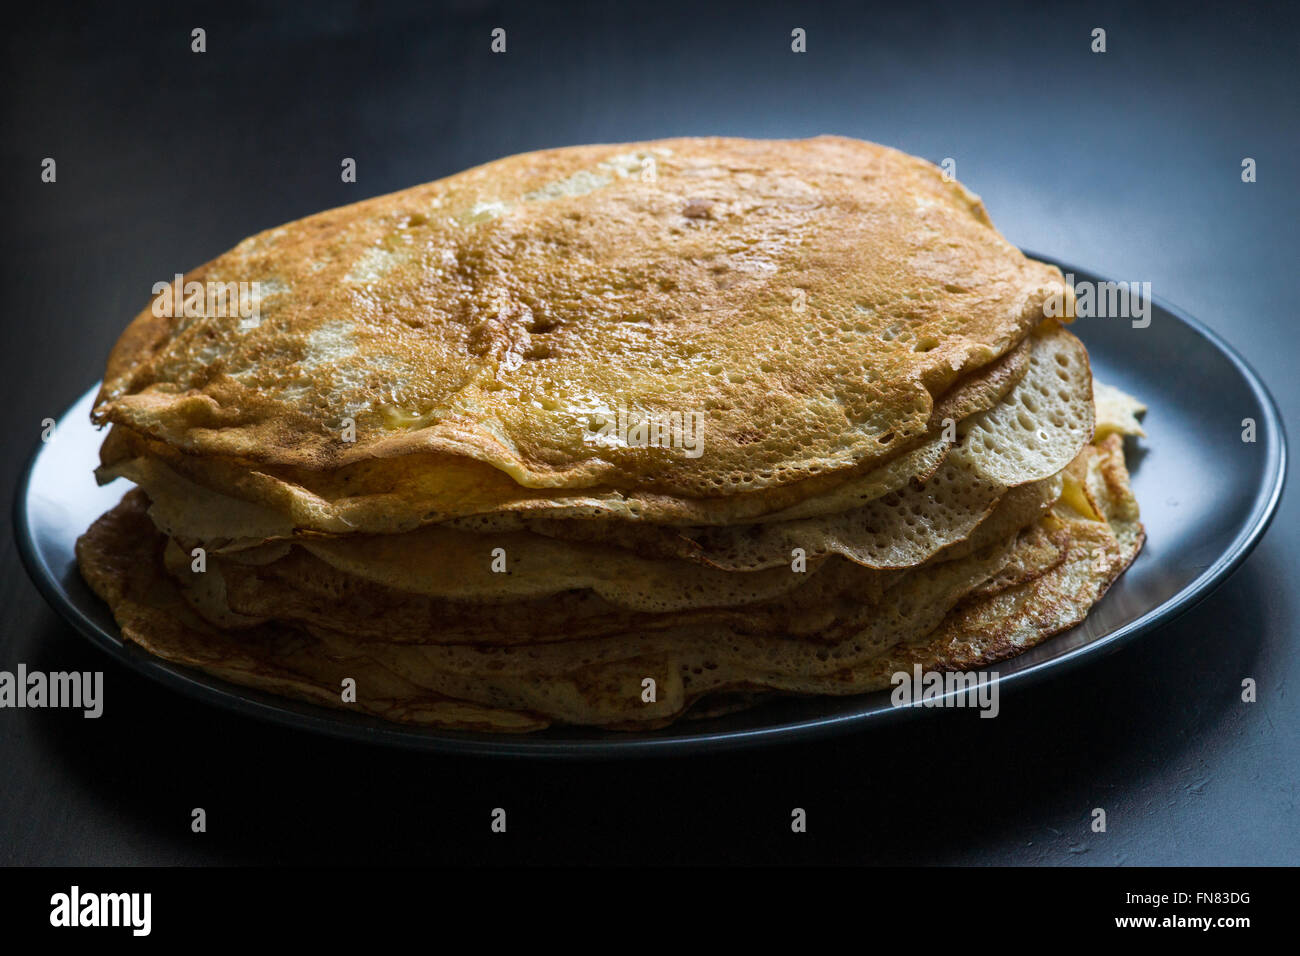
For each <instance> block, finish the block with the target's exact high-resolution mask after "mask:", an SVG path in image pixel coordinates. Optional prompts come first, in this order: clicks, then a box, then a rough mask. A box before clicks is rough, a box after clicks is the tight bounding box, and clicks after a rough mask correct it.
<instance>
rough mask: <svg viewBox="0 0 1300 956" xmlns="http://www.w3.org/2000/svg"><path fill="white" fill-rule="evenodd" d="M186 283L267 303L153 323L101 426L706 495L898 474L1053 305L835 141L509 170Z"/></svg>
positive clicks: (541, 160) (1000, 251) (124, 349)
mask: <svg viewBox="0 0 1300 956" xmlns="http://www.w3.org/2000/svg"><path fill="white" fill-rule="evenodd" d="M186 278H187V280H196V281H202V282H207V281H211V282H222V283H228V282H259V283H261V287H262V290H263V295H262V298H261V300H260V303H259V304H260V321H259V323H258V324H257V326H256V327H255V328H241V321H240V319H239V317H238V316H234V317H221V316H215V315H207V314H205V315H203V316H200V317H187V318H182V319H173V318H169V317H158V316H155V315H154V314H153V312H152V310H146V311H145V312H143V313H142V314H141V315H140V316H139V317H138V318H137V319H136V320H135V322H134V323H132V325H131V327H130V328H129V329H128V330H127V331H126V333H125V334H124V335H123V337H122V339H121V341H120V342H119V343H118V346H117V347H116V348H115V349H114V351H113V354H112V356H111V358H110V362H109V369H108V374H107V376H106V380H105V383H104V387H103V390H102V392H101V395H100V399H99V402H98V403H97V407H96V411H95V416H96V418H97V420H99V421H101V422H103V421H107V422H113V423H121V424H125V425H128V426H130V427H131V428H133V429H135V430H137V431H139V432H140V433H142V434H145V435H149V436H152V437H154V438H157V439H159V440H161V441H163V442H164V443H166V444H168V445H170V446H172V447H175V448H179V449H184V450H185V451H187V452H189V453H194V454H201V455H222V456H230V457H234V458H239V459H248V460H252V461H256V462H260V463H264V464H268V465H284V466H294V467H302V468H307V469H313V470H327V469H334V468H337V467H339V466H341V465H344V464H347V463H352V462H362V461H367V460H373V459H384V458H393V457H399V456H406V455H410V454H413V453H426V454H441V455H447V456H451V457H453V458H468V459H473V460H476V461H479V462H482V463H485V464H487V465H489V466H491V467H492V468H495V469H498V470H500V471H501V472H503V473H504V474H506V475H508V476H510V478H512V479H513V480H514V481H515V482H517V483H518V484H520V485H522V486H525V487H529V488H589V487H596V486H599V485H602V484H606V485H611V486H614V487H637V488H645V489H652V490H654V491H656V492H659V493H665V494H677V495H685V496H693V497H706V496H713V495H728V494H734V493H738V492H743V491H748V490H754V489H761V488H767V487H776V486H782V485H785V484H790V483H794V482H798V481H801V480H804V479H807V478H809V477H811V476H815V475H818V474H822V473H825V472H827V471H834V470H837V469H844V468H858V467H863V466H865V465H868V464H870V463H872V462H876V461H885V460H887V459H888V458H889V457H890V456H891V455H893V454H894V453H895V450H896V449H897V448H899V447H905V446H907V445H908V443H910V442H914V441H916V440H918V439H919V438H920V436H922V435H924V434H925V433H926V431H927V429H928V426H929V421H930V417H931V415H932V413H933V411H934V406H935V401H936V398H937V397H939V396H941V395H943V394H944V393H945V392H946V391H948V389H949V388H950V387H951V386H952V384H953V383H954V382H956V381H957V380H958V379H959V378H960V377H961V376H963V375H965V374H968V373H970V372H972V371H975V370H977V369H979V368H981V367H983V366H986V365H988V364H990V363H992V362H994V361H995V360H997V359H998V358H999V357H1000V356H1002V355H1004V354H1005V353H1007V352H1008V351H1010V350H1011V349H1012V348H1013V347H1014V346H1016V345H1017V344H1018V343H1019V342H1020V341H1021V340H1022V339H1023V338H1024V336H1025V335H1026V334H1027V333H1028V331H1029V330H1030V328H1032V327H1033V325H1035V324H1036V323H1037V322H1038V321H1039V320H1040V319H1041V317H1042V309H1041V306H1042V303H1043V301H1044V299H1045V298H1046V297H1047V296H1048V295H1050V294H1051V293H1052V292H1053V291H1054V290H1059V288H1060V284H1061V276H1060V273H1059V272H1058V271H1057V270H1056V269H1054V268H1052V267H1049V266H1046V265H1043V264H1041V263H1036V262H1032V261H1030V260H1028V259H1026V258H1025V257H1024V256H1023V255H1022V254H1021V253H1020V252H1019V251H1018V250H1016V249H1015V248H1014V247H1013V246H1011V245H1010V244H1009V243H1007V242H1006V240H1004V239H1003V238H1002V237H1001V236H1000V235H999V234H998V233H997V231H996V230H995V229H994V228H993V227H992V225H991V224H990V222H989V220H988V217H987V215H986V214H985V212H984V209H983V207H982V205H981V204H980V202H979V200H978V199H977V198H976V197H975V196H973V195H971V194H970V193H969V192H967V191H966V190H965V189H964V188H963V187H961V186H960V185H959V184H957V183H955V182H945V181H944V178H943V176H942V175H941V174H940V172H939V170H938V169H936V168H935V167H934V166H932V165H930V164H929V163H926V162H924V161H922V160H919V159H916V158H914V157H911V156H907V155H905V154H903V153H899V152H896V151H894V150H890V149H887V148H884V147H880V146H876V145H873V144H869V143H863V142H859V141H856V140H849V139H843V138H837V137H819V138H817V139H811V140H798V141H756V140H739V139H716V138H715V139H678V140H663V141H656V142H649V143H634V144H622V145H612V146H583V147H573V148H568V149H559V150H549V151H544V152H539V153H529V154H524V155H520V156H513V157H509V158H506V159H503V160H499V161H497V162H494V163H489V164H487V165H485V166H481V167H478V168H476V169H472V170H468V171H466V172H464V173H460V174H457V175H455V176H451V177H448V178H447V179H443V180H439V181H437V182H433V183H429V184H427V185H425V186H418V187H415V188H414V189H409V190H406V191H404V192H400V193H395V194H392V195H389V196H383V197H379V198H377V199H372V200H368V201H365V202H362V203H358V204H355V205H352V206H347V207H343V208H341V209H335V210H330V211H327V212H324V213H320V214H318V215H315V216H311V217H308V218H307V219H303V220H299V221H297V222H294V223H290V224H288V225H285V226H282V227H279V228H277V229H272V230H270V231H268V232H265V233H261V234H259V235H257V236H254V237H252V238H251V239H248V240H246V241H245V242H244V243H241V244H240V245H239V246H238V247H236V248H235V249H234V250H232V251H231V252H229V253H227V254H226V255H224V256H221V257H219V258H218V259H216V260H214V261H212V262H210V263H208V264H207V265H205V266H202V267H200V268H199V269H196V270H194V271H193V272H192V273H190V274H189V275H188V276H187V277H186ZM619 407H622V408H627V409H634V410H637V411H639V412H644V413H650V414H656V413H662V414H668V413H672V412H678V413H686V412H693V413H698V414H699V415H700V416H701V421H702V428H703V435H702V438H703V442H704V447H705V449H707V451H706V453H705V454H702V455H700V456H699V457H697V458H690V457H685V456H683V455H681V454H680V452H679V450H677V449H665V448H656V447H633V446H629V445H626V444H622V443H620V442H618V441H612V442H611V441H603V440H600V439H599V437H597V436H594V435H593V431H592V428H591V421H592V416H593V415H596V414H600V413H608V412H610V411H611V410H613V409H616V408H619ZM349 421H350V422H352V423H354V424H355V429H356V435H355V439H356V440H355V441H344V440H341V436H342V434H343V429H344V427H345V425H346V424H347V422H349Z"/></svg>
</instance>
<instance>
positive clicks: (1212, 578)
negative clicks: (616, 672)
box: [12, 250, 1287, 760]
mask: <svg viewBox="0 0 1300 956" xmlns="http://www.w3.org/2000/svg"><path fill="white" fill-rule="evenodd" d="M1022 251H1023V252H1024V254H1025V255H1026V256H1027V257H1029V258H1031V259H1036V260H1038V261H1040V262H1046V263H1049V264H1052V265H1055V266H1057V267H1058V268H1060V269H1061V270H1062V271H1063V272H1070V273H1073V274H1075V275H1084V276H1090V277H1095V278H1101V277H1102V273H1099V272H1095V271H1093V270H1090V269H1085V268H1081V267H1078V266H1072V265H1070V264H1067V263H1064V262H1060V261H1058V260H1056V259H1053V258H1052V257H1049V256H1043V255H1040V254H1038V253H1035V252H1033V251H1030V250H1022ZM1151 302H1152V303H1153V304H1154V305H1157V306H1159V307H1160V308H1161V309H1163V310H1165V311H1166V312H1168V313H1169V314H1170V315H1172V316H1173V317H1174V318H1176V319H1177V320H1178V321H1180V322H1182V323H1183V324H1184V325H1187V326H1188V327H1189V328H1191V329H1192V331H1194V332H1195V333H1196V334H1197V335H1199V336H1200V337H1201V338H1202V339H1204V340H1205V341H1206V342H1208V343H1209V344H1210V345H1212V346H1213V347H1214V348H1215V349H1216V350H1217V351H1218V352H1219V353H1220V354H1221V355H1222V356H1224V357H1225V358H1226V359H1227V360H1228V362H1229V364H1230V365H1231V366H1232V367H1233V369H1234V370H1235V371H1236V373H1237V374H1238V375H1239V376H1241V378H1242V379H1243V380H1244V381H1245V382H1246V384H1247V386H1248V387H1249V388H1250V390H1251V392H1252V394H1253V395H1254V396H1255V399H1256V401H1257V402H1258V404H1259V407H1260V408H1261V409H1262V410H1263V418H1264V421H1263V423H1262V424H1263V430H1264V432H1265V434H1267V435H1270V436H1274V437H1276V442H1275V443H1273V444H1272V445H1271V446H1270V454H1269V460H1268V461H1266V462H1265V463H1264V475H1265V483H1264V485H1262V486H1261V490H1260V492H1259V493H1257V494H1256V496H1255V502H1254V506H1253V508H1252V510H1251V513H1250V515H1249V517H1248V518H1247V520H1246V521H1245V522H1243V524H1242V526H1241V528H1240V529H1239V530H1238V532H1237V534H1236V535H1235V536H1234V537H1233V540H1232V542H1231V544H1230V545H1229V546H1228V547H1227V548H1226V549H1224V551H1223V552H1222V553H1220V554H1219V556H1218V557H1217V558H1216V559H1215V560H1214V561H1213V562H1212V563H1211V564H1209V565H1208V566H1206V567H1205V568H1203V569H1201V572H1200V573H1199V574H1198V575H1197V576H1196V577H1195V578H1193V579H1192V580H1191V581H1189V582H1188V583H1187V584H1186V585H1184V586H1183V587H1182V588H1180V589H1179V590H1178V591H1177V592H1176V593H1174V594H1172V595H1170V596H1169V597H1168V598H1166V599H1165V600H1164V601H1162V602H1161V603H1160V604H1158V605H1156V606H1155V607H1152V608H1149V609H1148V610H1146V611H1145V612H1143V613H1142V614H1140V615H1138V616H1137V617H1136V618H1134V619H1133V620H1131V621H1128V622H1126V623H1124V624H1123V625H1121V626H1120V627H1118V628H1116V629H1115V630H1113V631H1111V632H1110V633H1108V634H1106V635H1105V636H1103V637H1100V638H1098V639H1096V640H1093V641H1090V642H1089V643H1087V644H1083V645H1080V646H1079V647H1076V648H1073V649H1071V650H1069V651H1067V652H1065V653H1064V654H1062V655H1060V656H1058V657H1054V658H1051V659H1050V660H1045V661H1040V662H1039V663H1037V664H1034V665H1031V666H1029V667H1027V668H1025V669H1024V670H1020V671H1015V672H1013V673H1009V674H1006V675H999V676H998V677H997V678H995V681H996V683H997V684H998V692H999V694H1001V693H1002V692H1003V691H1005V690H1007V689H1013V688H1014V689H1019V688H1022V687H1028V686H1030V685H1031V684H1033V683H1035V682H1037V681H1039V680H1042V679H1044V678H1045V677H1048V676H1052V675H1059V674H1061V673H1062V672H1064V671H1068V670H1070V669H1072V668H1075V667H1078V666H1079V665H1081V664H1083V663H1085V662H1087V661H1090V660H1094V659H1097V658H1099V657H1104V656H1106V655H1108V654H1111V653H1114V652H1115V651H1116V650H1118V649H1119V648H1121V647H1123V646H1125V645H1127V644H1128V643H1130V642H1131V641H1133V640H1134V639H1136V638H1137V637H1140V636H1142V635H1144V634H1146V633H1149V632H1150V631H1153V630H1155V629H1156V628H1158V627H1162V626H1164V625H1166V624H1169V623H1171V622H1172V621H1174V620H1176V619H1177V618H1179V617H1181V616H1182V615H1183V614H1185V613H1186V612H1187V611H1190V610H1191V609H1192V608H1194V607H1195V606H1196V605H1198V604H1200V603H1201V601H1203V600H1205V599H1206V598H1207V597H1209V596H1210V595H1211V594H1212V593H1213V592H1214V591H1215V590H1217V589H1218V588H1219V587H1220V586H1221V585H1222V584H1223V583H1224V582H1225V581H1227V580H1228V578H1229V577H1231V576H1232V574H1233V572H1235V571H1236V570H1237V569H1238V568H1239V567H1240V566H1241V564H1242V563H1243V562H1244V561H1245V560H1246V558H1248V557H1249V556H1250V554H1251V552H1253V551H1254V549H1255V547H1256V545H1258V544H1259V542H1260V540H1261V539H1262V538H1263V536H1264V534H1265V532H1266V531H1267V530H1268V527H1269V525H1270V524H1271V523H1272V520H1273V518H1274V516H1275V515H1276V513H1277V510H1278V505H1279V503H1280V502H1281V499H1282V493H1283V490H1284V488H1285V485H1286V477H1287V438H1286V429H1285V427H1284V425H1283V422H1282V416H1281V413H1280V412H1279V410H1278V407H1277V403H1276V401H1275V400H1274V398H1273V396H1272V393H1271V392H1270V391H1269V390H1268V386H1267V385H1265V383H1264V381H1263V379H1262V378H1261V377H1260V376H1259V374H1258V373H1257V372H1255V370H1254V369H1253V368H1252V367H1251V366H1250V364H1249V363H1248V362H1247V361H1246V360H1245V359H1244V358H1243V357H1242V356H1241V354H1240V353H1239V352H1238V351H1237V350H1236V349H1235V348H1233V346H1232V345H1230V344H1229V343H1228V342H1227V341H1226V340H1225V339H1224V338H1223V337H1222V336H1220V335H1219V334H1218V333H1217V332H1215V331H1214V330H1213V329H1211V328H1210V327H1209V326H1207V325H1205V323H1203V322H1201V321H1200V320H1199V319H1197V318H1195V317H1194V316H1192V315H1190V314H1189V313H1188V312H1187V311H1186V310H1184V309H1182V308H1180V307H1178V306H1176V305H1174V304H1173V303H1171V302H1168V301H1167V300H1165V299H1164V298H1162V297H1160V296H1151ZM97 388H98V385H95V386H93V387H92V390H93V389H97ZM88 394H89V390H88V391H87V392H85V393H83V394H82V395H81V396H79V397H78V398H77V399H75V400H74V402H73V403H72V405H70V406H69V407H68V408H67V409H65V410H64V412H63V414H62V415H61V416H60V419H59V420H60V421H61V420H62V419H63V418H64V417H66V416H67V414H68V412H69V411H71V409H72V408H73V407H75V406H76V405H77V404H79V403H80V402H81V401H82V399H84V398H85V397H86V395H88ZM45 447H46V446H45V445H44V444H43V443H41V442H37V444H36V447H35V448H34V449H33V451H32V452H31V454H30V455H29V456H28V459H27V463H26V465H25V466H24V467H23V469H22V472H21V474H20V476H19V480H18V483H17V485H16V487H15V490H14V500H13V505H12V518H13V527H14V539H15V542H16V544H17V548H18V554H19V557H20V558H21V560H22V563H23V566H24V568H25V569H26V571H27V575H28V577H30V578H31V579H32V583H33V584H35V586H36V589H37V591H38V592H40V594H41V596H42V598H44V599H45V602H46V603H47V604H48V605H50V607H51V609H53V610H54V612H55V613H56V614H57V615H58V616H59V617H60V618H62V619H63V620H64V621H65V622H67V623H70V624H71V625H72V626H73V628H74V629H75V630H76V631H77V632H79V633H80V634H81V635H82V636H83V637H85V638H87V639H88V640H89V641H90V642H91V643H92V644H93V645H95V646H96V647H98V648H100V649H101V650H102V651H104V652H105V653H106V654H108V655H109V656H110V657H112V658H113V659H114V660H117V661H119V662H121V663H123V664H125V665H126V666H127V667H129V668H130V669H131V670H133V671H135V672H136V673H139V674H142V675H144V676H146V677H148V678H150V679H152V680H155V681H157V682H158V683H160V684H162V685H163V686H165V687H168V688H170V689H172V690H176V691H179V692H181V693H183V694H186V695H188V696H190V697H192V698H195V699H198V700H200V701H203V702H206V703H211V704H216V705H217V706H218V707H220V708H222V709H224V710H226V711H230V712H233V713H236V714H240V715H243V716H245V717H253V718H257V719H261V720H268V721H270V722H272V723H275V724H278V725H280V726H284V727H290V728H294V729H298V730H310V731H312V732H314V733H318V734H321V735H324V736H328V737H334V738H341V739H347V740H353V741H362V742H367V743H380V744H383V745H385V746H389V747H398V748H402V749H406V750H420V751H425V752H429V753H443V754H450V755H472V756H498V757H535V758H548V759H553V758H563V759H578V760H583V759H607V758H611V757H634V756H671V755H676V754H698V753H705V752H722V751H734V750H741V749H750V748H754V747H759V746H772V745H778V744H786V743H794V742H797V741H807V740H812V739H821V738H827V737H832V736H837V735H842V734H847V733H852V732H854V731H860V730H864V729H866V728H868V727H871V726H876V725H878V724H886V723H889V722H891V721H894V720H900V719H903V718H905V717H909V716H916V715H918V714H919V713H921V712H928V711H929V710H931V709H934V708H918V707H889V708H886V709H878V708H871V709H864V710H860V711H857V712H854V713H845V714H836V715H828V716H822V717H808V718H794V719H785V720H782V721H778V722H775V723H772V724H770V725H767V726H762V727H754V728H748V729H739V730H722V731H705V732H702V733H693V734H691V733H687V734H682V733H681V732H680V730H676V731H673V732H669V733H666V734H663V735H659V736H636V737H621V736H616V735H614V734H615V732H612V731H603V732H601V731H594V730H593V731H590V732H591V733H592V734H593V736H592V737H591V738H585V737H572V738H554V737H546V736H544V734H545V733H546V731H542V732H539V734H524V735H508V734H488V733H483V732H474V731H449V730H438V729H435V728H425V727H418V726H413V727H408V726H406V725H402V724H394V723H390V722H388V721H384V720H382V719H381V718H377V717H370V716H367V715H362V714H349V713H346V712H340V711H336V710H332V709H330V708H326V707H323V706H320V705H315V704H308V703H304V702H299V701H295V700H292V699H290V698H280V697H276V696H274V695H271V694H268V693H266V692H263V691H259V690H256V689H254V688H249V687H244V686H242V685H239V684H235V683H232V682H230V681H226V680H223V679H221V678H218V677H214V676H212V675H209V674H206V673H204V672H203V671H200V670H197V669H193V668H188V667H185V666H184V665H179V664H173V663H171V662H169V661H165V660H163V659H161V658H157V657H154V656H153V655H151V654H149V653H148V652H147V651H144V650H143V649H141V648H138V647H136V646H134V645H132V644H131V643H130V642H129V641H127V640H126V639H125V638H123V637H122V635H121V631H120V630H119V629H117V628H116V627H115V628H114V631H115V632H116V634H109V633H106V632H105V631H104V630H103V629H101V628H100V626H99V625H98V624H97V623H96V622H95V621H93V620H91V619H90V618H89V617H88V616H87V615H86V614H85V613H84V612H83V611H82V609H81V608H80V607H79V606H78V605H77V604H76V603H75V602H74V601H72V600H71V599H70V598H69V596H68V595H67V594H66V593H65V591H64V589H63V587H62V584H61V582H60V581H59V580H58V579H57V578H56V577H55V576H54V574H53V572H52V570H51V569H50V568H49V566H48V565H47V564H46V562H45V561H44V559H43V557H42V556H41V553H40V549H39V548H38V547H37V546H36V542H35V538H34V535H33V533H32V528H31V523H30V520H29V514H28V509H27V507H26V505H27V502H28V499H29V491H30V488H31V479H32V472H33V471H34V469H35V467H36V465H37V462H38V461H39V459H40V457H41V454H42V451H43V450H44V448H45ZM864 696H866V695H864ZM680 726H681V725H680V724H679V725H677V727H678V728H680ZM647 733H648V734H654V733H656V732H654V731H649V732H647Z"/></svg>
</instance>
